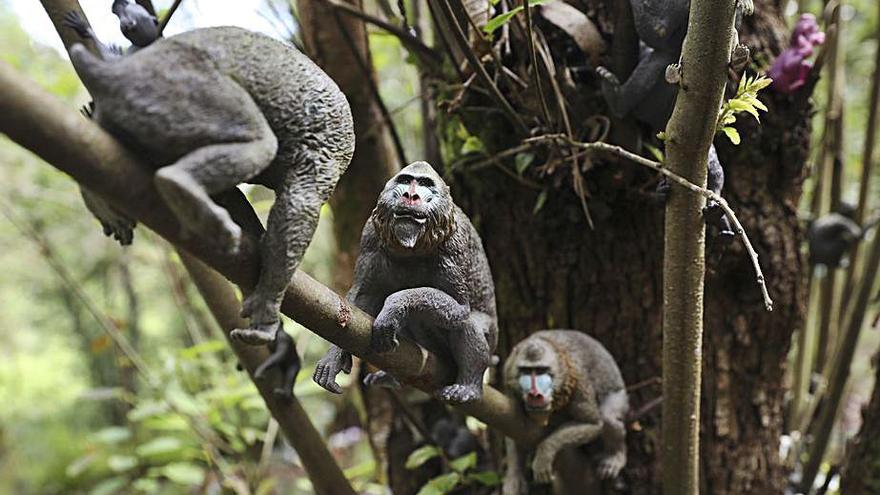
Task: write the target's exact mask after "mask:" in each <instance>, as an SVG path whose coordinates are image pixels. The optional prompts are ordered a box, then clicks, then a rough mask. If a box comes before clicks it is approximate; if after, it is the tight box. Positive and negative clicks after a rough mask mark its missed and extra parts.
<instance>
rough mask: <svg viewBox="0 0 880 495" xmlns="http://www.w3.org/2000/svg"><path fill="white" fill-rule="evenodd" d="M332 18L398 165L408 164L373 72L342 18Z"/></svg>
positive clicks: (334, 14) (335, 13)
mask: <svg viewBox="0 0 880 495" xmlns="http://www.w3.org/2000/svg"><path fill="white" fill-rule="evenodd" d="M333 17H334V19H335V21H336V25H337V27H338V28H339V32H340V33H341V34H342V38H343V39H345V44H346V45H348V49H349V51H350V52H351V56H352V57H353V58H354V60H355V62H356V63H357V66H358V69H360V71H361V75H362V76H363V80H364V81H366V83H367V89H369V90H370V95H371V96H372V97H373V101H374V102H375V103H376V106H377V107H378V108H379V113H380V114H381V115H382V120H384V121H385V126H386V127H387V128H388V132H389V134H391V141H392V142H393V143H394V151H395V152H396V153H397V160H398V163H400V164H401V165H403V164H406V163H409V162H407V161H406V153H405V152H404V151H403V143H402V142H401V141H400V134H398V133H397V127H396V126H395V125H394V121H393V120H392V119H391V113H390V112H388V107H387V106H386V105H385V100H383V99H382V95H381V94H379V87H378V86H377V85H376V81H375V80H374V79H373V71H372V70H370V67H369V66H368V65H367V61H366V60H364V58H363V57H361V54H360V53H359V52H358V49H357V46H356V45H355V43H354V40H353V39H352V38H351V34H350V33H349V32H348V29H346V27H345V24H344V23H343V22H342V18H341V17H339V12H333Z"/></svg>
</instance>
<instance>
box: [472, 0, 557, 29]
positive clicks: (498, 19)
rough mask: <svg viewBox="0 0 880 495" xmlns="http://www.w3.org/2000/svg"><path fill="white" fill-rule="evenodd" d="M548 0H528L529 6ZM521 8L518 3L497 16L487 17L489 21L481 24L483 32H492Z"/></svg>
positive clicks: (520, 10)
mask: <svg viewBox="0 0 880 495" xmlns="http://www.w3.org/2000/svg"><path fill="white" fill-rule="evenodd" d="M548 1H549V0H531V1H530V2H529V7H534V6H535V5H541V4H542V3H547V2H548ZM522 9H523V6H522V5H519V6H517V7H514V8H512V9H510V10H508V11H507V12H505V13H503V14H501V15H497V16H495V17H493V18H491V19H489V22H487V23H486V25H485V26H483V32H484V33H486V34H492V33H494V32H495V31H496V30H497V29H498V28H500V27H501V26H503V25H505V24H507V22H508V21H510V19H511V18H513V16H515V15H516V14H518V13H520V12H522Z"/></svg>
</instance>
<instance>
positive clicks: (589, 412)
mask: <svg viewBox="0 0 880 495" xmlns="http://www.w3.org/2000/svg"><path fill="white" fill-rule="evenodd" d="M504 386H505V388H506V391H507V393H508V395H509V396H510V397H511V398H513V399H514V400H516V401H517V402H519V403H521V404H522V407H523V409H524V410H525V412H526V414H527V415H528V416H529V417H530V418H532V419H533V420H535V421H536V422H537V423H539V424H541V425H542V426H543V425H548V426H549V430H548V431H550V433H549V434H548V435H547V436H546V437H545V438H544V439H543V440H541V442H540V443H539V444H538V447H537V448H536V449H535V452H534V456H533V460H532V463H531V468H532V475H533V476H534V480H535V481H536V482H538V483H549V482H550V481H552V480H553V463H554V460H555V459H556V456H557V454H559V453H560V452H561V451H562V450H563V449H569V448H575V447H578V446H581V445H585V444H588V443H591V442H593V441H594V440H595V439H601V441H602V453H601V454H600V455H599V458H598V465H597V469H596V471H597V474H598V475H599V478H602V479H611V478H615V477H617V475H618V473H620V470H621V469H622V468H623V466H624V465H626V429H625V427H624V417H625V416H626V413H627V411H628V409H629V402H628V398H627V394H626V389H625V386H624V383H623V378H622V377H621V375H620V369H618V367H617V363H615V362H614V358H613V357H611V354H610V353H609V352H608V351H607V350H606V349H605V347H603V346H602V344H600V343H599V342H598V341H597V340H595V339H594V338H592V337H590V336H589V335H587V334H584V333H581V332H578V331H575V330H541V331H539V332H535V333H533V334H531V335H530V336H529V337H528V338H526V339H524V340H522V341H521V342H520V343H518V344H517V345H516V346H515V347H514V348H513V349H512V350H511V352H510V355H509V356H508V357H507V360H506V362H505V364H504ZM506 450H507V472H506V473H505V478H504V489H503V491H502V493H504V495H520V494H524V493H526V492H525V490H526V488H527V484H526V481H525V475H524V466H523V461H524V459H525V457H526V453H525V452H523V451H522V450H521V449H519V448H518V447H517V446H516V445H515V444H514V442H513V441H512V440H511V439H509V438H508V439H506Z"/></svg>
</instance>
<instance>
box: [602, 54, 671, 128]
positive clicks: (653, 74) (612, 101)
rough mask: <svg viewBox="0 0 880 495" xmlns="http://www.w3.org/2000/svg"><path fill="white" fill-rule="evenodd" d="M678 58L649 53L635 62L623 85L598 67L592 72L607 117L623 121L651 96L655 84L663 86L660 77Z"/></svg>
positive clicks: (609, 72) (605, 70) (608, 71)
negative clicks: (599, 84)
mask: <svg viewBox="0 0 880 495" xmlns="http://www.w3.org/2000/svg"><path fill="white" fill-rule="evenodd" d="M677 61H678V55H677V54H675V53H670V52H666V51H659V50H651V51H650V52H649V53H648V54H647V55H645V56H644V57H642V59H641V60H639V64H638V65H637V66H636V68H635V69H634V70H633V72H632V74H631V75H630V77H629V79H627V80H626V82H624V83H623V84H621V83H620V81H619V80H618V79H617V76H615V75H614V74H613V73H611V71H610V70H608V69H606V68H605V67H599V68H597V69H596V72H597V73H598V74H599V76H600V77H601V78H602V95H603V96H604V97H605V101H606V102H607V103H608V107H609V109H610V110H611V114H612V115H614V116H615V117H617V118H622V117H625V116H626V115H627V114H629V113H630V112H631V111H632V109H633V108H635V106H636V105H638V104H639V103H641V102H642V100H643V99H644V98H645V97H646V96H647V95H648V94H649V93H650V92H651V90H652V89H653V88H654V86H655V85H657V84H666V82H665V80H664V79H663V74H664V73H665V72H666V66H668V65H669V64H673V63H676V62H677Z"/></svg>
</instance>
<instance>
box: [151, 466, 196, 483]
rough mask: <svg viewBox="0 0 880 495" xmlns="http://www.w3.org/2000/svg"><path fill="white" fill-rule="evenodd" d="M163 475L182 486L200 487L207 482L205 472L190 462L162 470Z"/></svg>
mask: <svg viewBox="0 0 880 495" xmlns="http://www.w3.org/2000/svg"><path fill="white" fill-rule="evenodd" d="M161 472H162V475H163V476H165V477H166V478H168V479H170V480H171V481H173V482H175V483H178V484H180V485H198V484H200V483H202V482H203V481H204V480H205V470H204V468H202V467H201V466H197V465H195V464H192V463H189V462H174V463H171V464H168V465H166V466H165V467H163V468H162V470H161Z"/></svg>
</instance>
